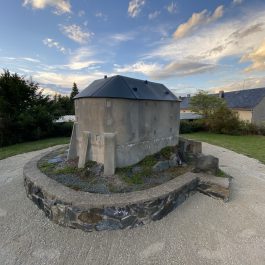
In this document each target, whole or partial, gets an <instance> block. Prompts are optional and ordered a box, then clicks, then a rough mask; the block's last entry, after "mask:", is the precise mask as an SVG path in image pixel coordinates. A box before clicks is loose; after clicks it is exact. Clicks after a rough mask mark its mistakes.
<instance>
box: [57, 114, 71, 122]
mask: <svg viewBox="0 0 265 265" xmlns="http://www.w3.org/2000/svg"><path fill="white" fill-rule="evenodd" d="M55 122H56V123H63V122H75V115H65V116H61V117H60V118H59V119H57V120H55Z"/></svg>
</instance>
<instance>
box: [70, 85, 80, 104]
mask: <svg viewBox="0 0 265 265" xmlns="http://www.w3.org/2000/svg"><path fill="white" fill-rule="evenodd" d="M78 93H79V91H78V88H77V85H76V83H75V82H74V83H73V88H72V92H71V94H70V99H71V100H73V99H74V97H75V96H76V95H77V94H78Z"/></svg>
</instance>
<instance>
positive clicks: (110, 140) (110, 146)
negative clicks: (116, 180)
mask: <svg viewBox="0 0 265 265" xmlns="http://www.w3.org/2000/svg"><path fill="white" fill-rule="evenodd" d="M115 136H116V134H115V133H104V175H113V174H114V173H115V168H116V152H115V149H116V146H115Z"/></svg>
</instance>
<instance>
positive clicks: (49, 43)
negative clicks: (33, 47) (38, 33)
mask: <svg viewBox="0 0 265 265" xmlns="http://www.w3.org/2000/svg"><path fill="white" fill-rule="evenodd" d="M42 42H43V43H44V44H45V45H46V46H48V47H49V48H53V47H54V48H56V49H57V50H59V51H60V52H62V53H65V52H66V49H65V48H64V47H63V46H62V45H60V43H59V42H57V41H54V40H53V39H50V38H46V39H44V40H43V41H42Z"/></svg>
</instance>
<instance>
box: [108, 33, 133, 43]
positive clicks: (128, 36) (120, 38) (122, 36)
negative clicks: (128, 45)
mask: <svg viewBox="0 0 265 265" xmlns="http://www.w3.org/2000/svg"><path fill="white" fill-rule="evenodd" d="M110 39H111V40H113V41H115V42H125V41H128V40H132V39H134V34H133V33H116V34H113V35H112V36H111V37H110Z"/></svg>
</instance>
